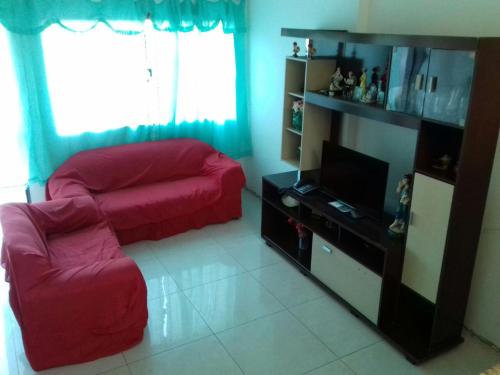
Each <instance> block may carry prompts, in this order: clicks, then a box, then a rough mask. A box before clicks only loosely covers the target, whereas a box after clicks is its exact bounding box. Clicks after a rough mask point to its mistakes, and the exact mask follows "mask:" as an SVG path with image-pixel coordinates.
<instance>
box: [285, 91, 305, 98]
mask: <svg viewBox="0 0 500 375" xmlns="http://www.w3.org/2000/svg"><path fill="white" fill-rule="evenodd" d="M288 95H290V96H293V97H295V98H298V99H304V93H303V92H302V93H301V92H289V93H288Z"/></svg>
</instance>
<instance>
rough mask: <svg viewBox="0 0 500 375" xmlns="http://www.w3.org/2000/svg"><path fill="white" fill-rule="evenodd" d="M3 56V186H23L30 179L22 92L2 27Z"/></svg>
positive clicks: (0, 184) (0, 74) (0, 121)
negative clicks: (22, 128)
mask: <svg viewBox="0 0 500 375" xmlns="http://www.w3.org/2000/svg"><path fill="white" fill-rule="evenodd" d="M0 56H1V58H0V100H1V103H0V124H1V126H0V129H1V132H0V165H1V166H2V167H1V170H0V187H5V186H16V185H17V186H19V185H22V184H24V183H26V181H27V180H28V168H27V166H26V161H25V159H24V157H23V153H22V151H21V150H22V147H21V145H22V140H21V138H22V134H21V111H20V108H21V107H20V103H19V91H18V87H17V83H16V78H15V74H14V67H13V65H12V60H11V58H10V56H11V53H10V51H9V43H8V40H7V33H6V31H5V29H4V28H3V27H2V26H1V25H0Z"/></svg>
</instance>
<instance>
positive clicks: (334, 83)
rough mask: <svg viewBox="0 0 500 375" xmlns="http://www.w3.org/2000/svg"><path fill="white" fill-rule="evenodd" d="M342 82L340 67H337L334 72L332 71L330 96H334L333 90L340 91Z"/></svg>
mask: <svg viewBox="0 0 500 375" xmlns="http://www.w3.org/2000/svg"><path fill="white" fill-rule="evenodd" d="M342 82H344V76H343V75H342V73H341V71H340V67H338V68H337V70H335V73H333V75H332V79H331V82H330V90H329V95H330V96H335V92H338V91H342Z"/></svg>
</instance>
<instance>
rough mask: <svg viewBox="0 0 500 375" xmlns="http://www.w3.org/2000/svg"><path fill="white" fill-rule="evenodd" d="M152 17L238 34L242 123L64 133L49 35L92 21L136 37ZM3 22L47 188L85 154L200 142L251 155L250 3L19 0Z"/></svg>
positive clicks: (28, 133) (38, 174)
mask: <svg viewBox="0 0 500 375" xmlns="http://www.w3.org/2000/svg"><path fill="white" fill-rule="evenodd" d="M147 18H149V19H151V21H152V23H153V26H154V28H155V29H156V30H160V31H166V32H189V31H192V30H193V29H194V28H197V29H199V30H200V31H209V30H212V29H214V28H215V27H217V26H218V25H219V24H221V25H222V28H223V30H224V32H225V33H231V34H233V35H234V50H235V61H236V82H235V84H236V107H237V108H236V120H229V121H226V122H225V123H224V124H222V125H221V124H216V123H212V122H210V121H203V122H195V123H181V124H161V125H149V124H145V125H143V126H139V127H138V128H136V129H132V128H129V127H123V128H120V129H115V130H109V131H106V132H102V133H83V134H80V135H77V136H60V135H58V134H57V131H56V126H55V123H54V117H53V114H52V110H51V103H50V95H49V90H48V86H47V77H46V70H45V66H44V51H43V48H42V41H41V33H42V32H43V30H45V29H46V28H47V27H49V26H50V25H53V24H58V25H60V26H62V27H64V28H65V29H68V30H69V31H78V32H82V31H85V30H77V29H75V28H74V25H75V23H72V22H71V21H75V20H84V21H92V22H95V23H96V24H97V23H98V22H101V23H105V24H106V25H107V26H108V27H109V28H111V29H112V30H114V31H116V32H119V33H124V34H136V33H140V32H142V31H143V25H144V21H145V20H146V19H147ZM123 21H127V22H123ZM130 21H135V22H130ZM0 22H1V23H2V24H3V25H4V27H5V28H6V29H7V30H8V31H9V39H10V48H11V51H12V57H13V61H14V66H15V69H16V76H17V80H18V83H19V89H20V90H19V91H20V101H21V105H22V113H23V120H24V139H25V143H26V148H27V155H28V160H29V175H30V182H39V183H44V182H45V181H46V180H47V179H48V178H49V177H50V175H51V174H52V173H53V171H54V170H55V169H56V168H57V167H58V166H59V165H61V164H62V163H63V162H64V161H65V160H66V159H67V158H68V157H70V156H71V155H73V154H75V153H77V152H79V151H82V150H87V149H93V148H97V147H106V146H112V145H118V144H126V143H135V142H146V141H155V140H161V139H168V138H180V137H193V138H197V139H200V140H202V141H205V142H207V143H209V144H211V145H212V146H213V147H215V148H217V149H219V150H221V151H222V152H224V153H226V154H228V155H229V156H231V157H233V158H241V157H244V156H248V155H250V154H251V143H250V130H249V124H248V115H247V97H246V91H247V89H246V87H247V86H246V80H245V79H246V74H245V73H246V66H245V63H246V58H245V3H244V0H239V1H237V0H219V1H218V0H196V1H194V0H165V1H161V0H142V1H141V0H100V1H99V0H32V1H28V0H12V1H3V2H1V3H0ZM94 26H95V25H94Z"/></svg>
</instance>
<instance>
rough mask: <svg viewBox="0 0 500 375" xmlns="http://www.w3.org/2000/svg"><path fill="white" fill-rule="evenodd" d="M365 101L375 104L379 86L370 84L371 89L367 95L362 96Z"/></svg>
mask: <svg viewBox="0 0 500 375" xmlns="http://www.w3.org/2000/svg"><path fill="white" fill-rule="evenodd" d="M361 101H362V102H363V103H367V104H373V103H375V102H376V101H377V87H376V86H375V85H370V89H369V90H368V92H367V93H366V95H365V96H363V97H362V98H361Z"/></svg>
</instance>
